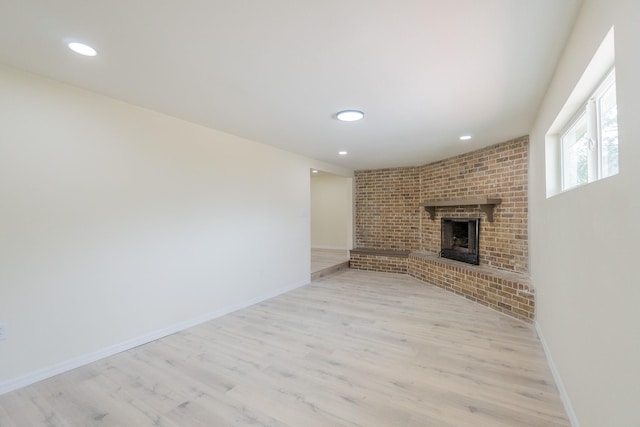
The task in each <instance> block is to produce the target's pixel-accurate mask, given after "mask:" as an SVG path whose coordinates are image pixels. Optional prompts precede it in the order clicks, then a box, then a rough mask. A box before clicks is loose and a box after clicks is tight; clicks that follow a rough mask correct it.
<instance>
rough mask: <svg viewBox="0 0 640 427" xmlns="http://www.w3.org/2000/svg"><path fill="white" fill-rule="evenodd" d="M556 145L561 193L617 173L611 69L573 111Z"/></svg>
mask: <svg viewBox="0 0 640 427" xmlns="http://www.w3.org/2000/svg"><path fill="white" fill-rule="evenodd" d="M560 145H561V150H562V152H561V156H562V160H561V174H562V191H564V190H568V189H570V188H573V187H576V186H579V185H582V184H586V183H589V182H592V181H596V180H598V179H602V178H606V177H608V176H611V175H615V174H617V173H618V109H617V104H616V80H615V69H614V70H612V71H610V72H609V73H608V75H607V76H606V77H605V79H604V80H603V81H602V83H601V84H600V85H599V86H598V88H597V89H596V90H595V91H594V92H593V93H592V94H591V96H590V97H589V100H588V101H587V102H586V104H584V105H583V106H582V107H581V108H580V109H579V110H578V111H577V113H576V115H575V116H574V119H573V120H572V121H571V122H570V123H569V124H568V126H567V127H566V129H565V130H564V131H563V132H562V134H561V137H560Z"/></svg>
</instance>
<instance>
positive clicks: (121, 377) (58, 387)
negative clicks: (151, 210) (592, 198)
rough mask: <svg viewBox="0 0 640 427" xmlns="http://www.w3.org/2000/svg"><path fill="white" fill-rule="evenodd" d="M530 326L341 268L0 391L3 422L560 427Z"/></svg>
mask: <svg viewBox="0 0 640 427" xmlns="http://www.w3.org/2000/svg"><path fill="white" fill-rule="evenodd" d="M569 425H570V424H569V421H568V419H567V417H566V414H565V412H564V409H563V406H562V403H561V401H560V398H559V397H558V393H557V390H556V387H555V385H554V382H553V379H552V377H551V374H550V372H549V369H548V366H547V364H546V361H545V357H544V353H543V351H542V348H541V344H540V342H539V340H538V338H537V336H536V332H535V330H534V329H533V328H532V327H531V326H530V325H527V324H524V323H521V322H519V321H517V320H514V319H511V318H509V317H507V316H504V315H502V314H499V313H497V312H494V311H492V310H490V309H488V308H486V307H484V306H480V305H477V304H474V303H472V302H470V301H467V300H465V299H464V298H461V297H458V296H456V295H453V294H451V293H448V292H446V291H443V290H441V289H439V288H437V287H435V286H430V285H425V284H423V283H420V282H418V281H416V280H413V279H412V278H410V277H408V276H403V275H393V274H383V273H372V272H363V271H356V270H345V271H341V272H339V273H336V274H334V275H331V276H327V277H324V278H322V279H320V280H317V281H315V282H313V283H312V284H311V285H309V286H305V287H302V288H299V289H297V290H294V291H292V292H289V293H287V294H284V295H280V296H278V297H276V298H273V299H270V300H268V301H265V302H262V303H260V304H256V305H254V306H252V307H249V308H246V309H244V310H240V311H237V312H234V313H231V314H229V315H226V316H224V317H221V318H218V319H215V320H213V321H210V322H207V323H204V324H202V325H199V326H197V327H194V328H191V329H188V330H185V331H183V332H180V333H177V334H174V335H171V336H169V337H166V338H163V339H160V340H157V341H154V342H152V343H150V344H147V345H143V346H140V347H137V348H134V349H132V350H129V351H126V352H123V353H120V354H117V355H114V356H112V357H109V358H106V359H103V360H101V361H98V362H95V363H93V364H90V365H87V366H85V367H82V368H79V369H75V370H73V371H71V372H67V373H65V374H62V375H59V376H56V377H54V378H51V379H48V380H45V381H42V382H40V383H37V384H34V385H32V386H29V387H26V388H23V389H20V390H17V391H14V392H11V393H8V394H5V395H3V396H0V426H2V427H13V426H16V427H18V426H19V427H23V426H129V427H130V426H165V427H191V426H207V427H210V426H274V427H294V426H295V427H315V426H318V427H320V426H322V427H326V426H354V427H355V426H362V427H365V426H366V427H376V426H385V427H389V426H393V427H400V426H406V427H416V426H444V427H451V426H456V427H464V426H473V427H478V426H491V427H501V426H502V427H505V426H569Z"/></svg>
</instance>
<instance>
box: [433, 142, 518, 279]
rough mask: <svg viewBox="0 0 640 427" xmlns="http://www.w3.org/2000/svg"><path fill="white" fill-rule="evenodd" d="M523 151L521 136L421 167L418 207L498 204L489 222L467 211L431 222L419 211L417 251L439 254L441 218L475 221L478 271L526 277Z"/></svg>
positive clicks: (443, 213)
mask: <svg viewBox="0 0 640 427" xmlns="http://www.w3.org/2000/svg"><path fill="white" fill-rule="evenodd" d="M528 148H529V138H528V137H526V136H525V137H521V138H517V139H514V140H511V141H507V142H504V143H502V144H497V145H493V146H490V147H487V148H484V149H481V150H478V151H474V152H471V153H466V154H462V155H460V156H456V157H452V158H449V159H446V160H442V161H439V162H435V163H430V164H427V165H424V166H422V167H421V168H420V181H421V184H420V200H421V201H427V200H432V201H440V200H452V199H472V198H475V197H478V196H489V197H496V198H501V199H502V203H501V204H500V205H498V206H497V207H496V208H495V210H494V222H488V221H487V219H486V216H485V215H484V214H483V213H481V212H480V210H479V209H477V208H472V207H469V206H466V207H465V206H460V207H452V208H438V209H436V217H435V219H434V220H431V219H429V216H428V214H427V213H426V212H425V211H424V210H422V211H421V216H422V217H421V224H422V227H421V238H422V240H421V245H420V249H421V250H423V251H425V252H428V253H432V254H437V253H439V251H440V227H441V225H440V219H441V218H442V217H480V218H481V220H480V265H488V266H491V267H495V268H499V269H502V270H509V271H515V272H520V273H526V272H527V271H528V269H529V264H528V257H529V255H528V223H527V216H528V214H527V204H528V202H527V200H528V199H527V180H528V162H529V160H528V152H529V150H528Z"/></svg>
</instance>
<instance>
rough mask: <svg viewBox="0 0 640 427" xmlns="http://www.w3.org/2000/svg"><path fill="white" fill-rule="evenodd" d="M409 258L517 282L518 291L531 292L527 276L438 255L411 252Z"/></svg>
mask: <svg viewBox="0 0 640 427" xmlns="http://www.w3.org/2000/svg"><path fill="white" fill-rule="evenodd" d="M409 257H415V258H421V259H424V260H428V261H431V262H436V263H439V264H441V265H446V266H449V267H454V268H460V269H463V270H469V271H473V272H475V273H476V274H484V275H487V276H491V277H496V278H498V279H503V280H508V281H510V282H517V283H520V284H522V285H523V287H522V288H520V289H527V290H529V291H531V290H532V289H531V279H530V277H529V275H527V274H522V273H516V272H514V271H507V270H500V269H498V268H494V267H488V266H486V265H473V264H467V263H464V262H461V261H455V260H452V259H448V258H442V257H440V256H438V255H434V254H432V253H429V252H420V251H413V252H410V253H409Z"/></svg>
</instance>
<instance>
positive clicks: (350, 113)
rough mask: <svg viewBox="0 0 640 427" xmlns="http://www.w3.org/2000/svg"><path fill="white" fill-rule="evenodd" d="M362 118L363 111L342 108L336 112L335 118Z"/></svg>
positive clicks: (349, 119) (348, 120) (354, 119)
mask: <svg viewBox="0 0 640 427" xmlns="http://www.w3.org/2000/svg"><path fill="white" fill-rule="evenodd" d="M363 118H364V113H363V112H362V111H360V110H342V111H338V112H337V113H336V119H338V120H340V121H341V122H357V121H358V120H362V119H363Z"/></svg>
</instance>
